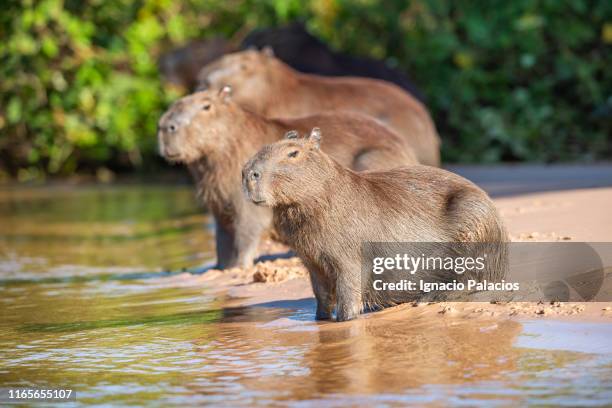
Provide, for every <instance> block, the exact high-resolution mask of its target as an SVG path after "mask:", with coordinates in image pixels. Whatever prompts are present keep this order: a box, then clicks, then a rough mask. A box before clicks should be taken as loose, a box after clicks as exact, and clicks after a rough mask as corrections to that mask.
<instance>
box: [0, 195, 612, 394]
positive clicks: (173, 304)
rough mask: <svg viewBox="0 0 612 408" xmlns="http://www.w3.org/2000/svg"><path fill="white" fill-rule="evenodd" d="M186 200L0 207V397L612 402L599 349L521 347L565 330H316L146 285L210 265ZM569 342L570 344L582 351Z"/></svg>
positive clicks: (353, 326)
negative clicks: (39, 393) (48, 393)
mask: <svg viewBox="0 0 612 408" xmlns="http://www.w3.org/2000/svg"><path fill="white" fill-rule="evenodd" d="M193 201H194V199H193V196H192V193H191V192H190V191H189V189H188V188H186V187H184V188H161V187H129V188H128V187H122V188H117V189H115V188H105V189H104V190H102V191H101V192H98V191H97V190H88V189H85V190H82V189H76V190H75V189H67V190H60V191H59V192H58V191H56V190H38V189H35V190H22V189H20V190H13V191H9V192H6V191H4V192H0V225H1V226H2V229H1V230H0V387H5V386H21V387H25V386H37V387H71V388H74V389H76V390H77V395H78V404H91V403H95V404H109V403H112V404H119V403H125V404H133V405H143V404H145V403H146V401H151V402H153V401H154V402H156V403H157V404H158V405H163V406H167V405H176V406H199V405H204V404H214V405H231V406H239V405H242V406H252V405H270V404H275V403H277V404H282V405H300V406H301V404H306V405H311V404H312V405H315V404H316V405H317V406H318V405H326V406H337V405H353V406H372V405H400V406H402V405H406V404H417V405H430V404H431V405H438V406H439V405H449V404H458V403H461V404H464V405H468V406H475V405H483V406H489V405H491V404H495V403H497V404H501V405H525V404H549V405H558V404H560V403H570V404H571V405H587V404H600V405H605V404H606V403H609V402H610V401H611V400H612V395H611V392H612V391H611V390H612V354H611V353H610V348H609V347H606V346H605V344H604V343H602V344H601V345H600V347H598V348H596V349H594V350H593V349H584V348H580V347H571V346H570V347H567V350H589V351H588V353H579V352H576V351H553V350H549V349H542V348H543V347H546V345H545V343H546V342H544V343H542V342H538V341H533V339H535V337H530V336H547V335H548V336H555V337H556V338H567V337H564V336H565V335H564V334H563V333H561V331H563V330H565V329H564V328H563V327H565V326H561V327H560V328H559V327H557V326H555V327H552V328H551V327H548V326H546V325H544V326H542V325H538V323H535V326H534V325H533V324H532V323H529V324H527V325H526V327H527V329H525V327H523V325H522V324H520V323H517V322H513V321H486V320H480V319H473V320H470V319H453V318H452V317H443V316H435V317H433V318H432V316H431V315H428V314H426V313H425V312H422V313H420V310H421V309H412V308H410V307H407V306H406V307H399V308H395V309H391V310H387V311H384V312H380V313H376V314H370V315H366V316H364V317H363V318H360V319H358V320H356V321H353V322H346V323H337V324H336V323H316V322H314V321H313V316H314V302H313V301H312V299H303V300H299V301H287V302H271V303H268V304H263V305H258V306H251V307H228V306H227V305H228V303H227V302H226V301H225V299H223V297H219V296H218V295H215V294H214V293H211V292H210V291H207V290H206V288H201V287H185V286H183V287H171V286H170V285H168V284H167V283H164V282H165V281H164V279H147V277H148V276H155V275H148V274H147V273H149V272H154V271H157V270H161V269H174V270H175V269H178V268H182V267H188V268H191V267H196V266H198V265H199V264H201V263H202V262H206V261H210V258H211V256H212V253H213V251H212V250H213V248H212V246H211V239H210V238H211V237H210V235H209V233H208V232H207V231H206V230H205V229H203V228H202V224H205V222H206V219H205V217H203V216H201V215H199V212H198V209H197V208H196V207H195V205H194V203H193ZM194 254H195V255H194ZM133 270H137V271H140V272H139V273H136V274H134V273H133ZM109 276H113V277H116V276H119V277H121V276H126V277H130V279H114V278H113V279H110V278H108V277H109ZM40 277H44V279H40ZM58 277H62V279H56V278H58ZM75 277H80V278H79V279H76V278H75ZM16 279H21V280H16ZM23 279H25V280H23ZM576 327H577V326H576V325H571V328H572V335H571V339H572V340H573V341H574V342H576V343H580V342H581V341H582V342H585V341H586V342H588V341H589V337H588V336H586V337H581V334H580V333H582V332H583V331H581V330H580V329H576ZM525 330H527V332H526V333H525ZM589 330H591V331H592V330H600V329H599V328H593V327H591V326H589ZM606 330H609V329H606ZM555 332H558V333H560V334H555ZM603 337H605V335H604V336H603ZM603 337H602V336H601V333H600V335H599V337H597V338H599V339H601V338H603ZM517 339H518V341H517ZM517 344H518V345H519V347H517Z"/></svg>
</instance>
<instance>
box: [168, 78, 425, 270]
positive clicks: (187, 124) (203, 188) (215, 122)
mask: <svg viewBox="0 0 612 408" xmlns="http://www.w3.org/2000/svg"><path fill="white" fill-rule="evenodd" d="M230 92H231V91H230V90H229V88H224V90H222V91H221V92H220V93H217V92H212V91H203V92H197V93H195V94H193V95H189V96H186V97H184V98H182V99H180V100H178V101H177V102H176V103H174V105H172V106H171V107H170V108H169V109H168V111H167V112H166V113H165V114H164V115H163V116H162V118H161V119H160V121H159V130H158V137H159V150H160V154H161V155H162V156H164V157H165V158H166V159H167V160H169V161H172V162H181V163H185V164H187V166H188V167H189V170H190V172H191V173H192V175H193V177H194V179H195V182H196V187H197V191H198V197H199V198H200V200H201V201H202V202H203V203H204V204H205V205H206V206H207V207H208V208H209V209H210V210H211V212H212V214H213V215H214V217H215V221H216V244H217V264H218V265H217V266H218V267H219V268H228V267H234V266H250V265H251V264H252V262H253V259H254V257H255V256H256V252H257V247H258V244H259V241H260V238H261V236H262V234H263V233H264V232H265V231H267V230H268V229H270V227H271V223H272V211H271V210H270V209H268V208H263V207H258V206H255V205H253V204H252V203H250V202H248V201H247V200H246V199H245V198H244V196H243V194H242V191H241V179H240V174H241V173H240V172H241V169H242V166H243V164H244V163H245V162H246V161H247V160H248V159H249V158H250V157H251V156H253V155H254V154H255V153H256V152H257V151H258V150H259V149H260V148H261V147H262V146H264V145H266V144H268V143H273V142H275V141H278V140H279V139H281V138H282V137H283V135H284V134H285V133H286V132H287V131H289V130H291V129H297V130H298V131H303V132H308V130H309V129H310V128H311V127H312V126H313V125H316V126H320V127H321V128H323V129H325V130H326V131H328V132H330V135H332V134H333V135H334V136H333V137H329V138H326V141H325V143H323V146H322V148H323V150H325V151H326V152H328V153H329V154H330V155H332V156H333V157H334V158H335V159H336V160H338V162H340V163H342V164H343V165H344V166H347V167H350V168H352V169H355V170H365V169H385V168H391V167H395V166H401V165H410V164H416V163H417V160H416V158H415V155H414V152H413V151H412V149H411V147H410V146H409V145H408V143H407V142H406V141H405V140H404V139H403V138H401V137H399V136H398V135H396V134H395V133H393V132H392V131H390V130H389V129H387V128H386V127H385V126H382V125H380V124H378V123H377V122H376V121H375V120H373V119H371V118H369V117H366V116H363V115H360V114H355V113H348V112H344V113H340V112H338V113H333V114H321V115H314V116H309V117H304V118H299V119H287V120H280V119H267V118H264V117H261V116H259V115H257V114H254V113H251V112H248V111H246V110H244V109H243V108H242V107H240V106H239V105H238V104H236V103H234V102H233V101H232V98H231V94H230Z"/></svg>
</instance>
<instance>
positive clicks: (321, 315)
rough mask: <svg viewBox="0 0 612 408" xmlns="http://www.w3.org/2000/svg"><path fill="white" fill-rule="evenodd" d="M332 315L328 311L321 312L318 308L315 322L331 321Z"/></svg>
mask: <svg viewBox="0 0 612 408" xmlns="http://www.w3.org/2000/svg"><path fill="white" fill-rule="evenodd" d="M331 318H332V315H331V313H330V312H329V311H328V310H321V309H320V308H317V313H316V314H315V320H331Z"/></svg>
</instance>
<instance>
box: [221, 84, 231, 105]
mask: <svg viewBox="0 0 612 408" xmlns="http://www.w3.org/2000/svg"><path fill="white" fill-rule="evenodd" d="M219 97H220V98H221V100H222V101H223V102H229V100H230V99H231V98H232V87H231V86H229V85H225V86H224V87H223V88H221V90H220V91H219Z"/></svg>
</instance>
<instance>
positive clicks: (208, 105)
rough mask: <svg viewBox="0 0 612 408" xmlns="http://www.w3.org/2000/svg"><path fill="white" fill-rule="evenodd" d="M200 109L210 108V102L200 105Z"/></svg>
mask: <svg viewBox="0 0 612 408" xmlns="http://www.w3.org/2000/svg"><path fill="white" fill-rule="evenodd" d="M202 110H210V103H207V104H206V105H204V106H202Z"/></svg>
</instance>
